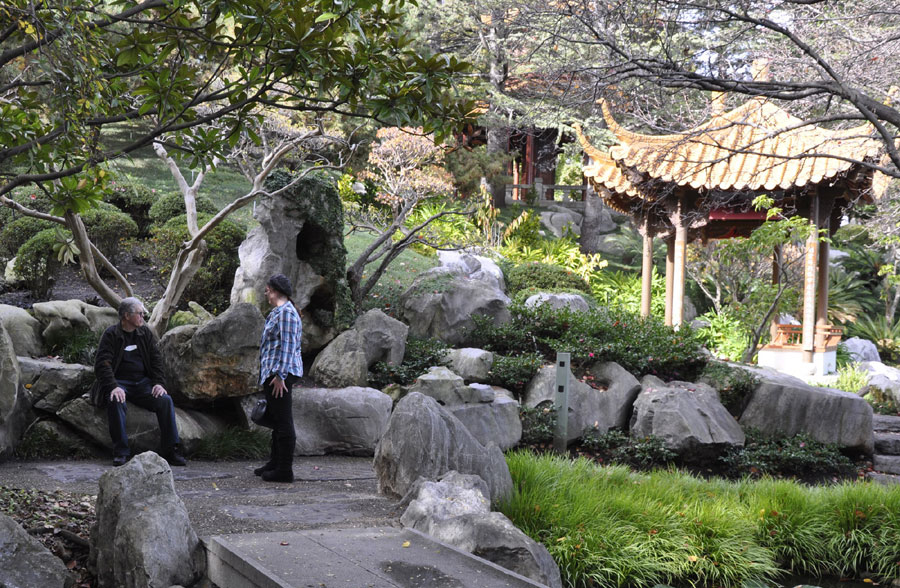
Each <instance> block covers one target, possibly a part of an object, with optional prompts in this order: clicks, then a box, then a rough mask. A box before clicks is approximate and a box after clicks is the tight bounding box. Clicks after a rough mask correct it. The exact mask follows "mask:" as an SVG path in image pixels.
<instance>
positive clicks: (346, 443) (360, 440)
mask: <svg viewBox="0 0 900 588" xmlns="http://www.w3.org/2000/svg"><path fill="white" fill-rule="evenodd" d="M292 394H293V397H294V398H293V412H294V429H295V430H296V433H297V443H296V445H295V446H294V453H295V454H296V455H325V454H326V453H339V454H343V455H367V456H371V455H374V454H375V445H376V444H377V443H378V440H379V439H381V436H382V435H383V434H384V431H385V429H387V424H388V419H389V418H390V416H391V406H392V405H393V402H392V401H391V398H390V396H388V395H387V394H384V393H382V392H380V391H378V390H375V389H374V388H361V387H350V388H340V389H334V388H298V387H295V388H294V389H293V392H292Z"/></svg>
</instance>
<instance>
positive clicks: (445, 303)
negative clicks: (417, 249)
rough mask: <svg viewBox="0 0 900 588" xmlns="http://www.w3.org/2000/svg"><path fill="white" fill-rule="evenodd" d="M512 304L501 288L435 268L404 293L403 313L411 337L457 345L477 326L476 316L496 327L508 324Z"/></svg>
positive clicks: (402, 297)
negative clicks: (483, 317) (482, 317)
mask: <svg viewBox="0 0 900 588" xmlns="http://www.w3.org/2000/svg"><path fill="white" fill-rule="evenodd" d="M509 302H510V300H509V298H508V297H507V296H506V295H505V294H504V293H503V292H502V291H501V290H500V289H498V288H497V287H495V286H493V285H491V284H489V283H487V282H484V281H481V280H471V279H468V278H466V277H464V276H460V275H458V274H455V273H453V272H451V271H449V270H447V269H445V268H435V269H432V270H429V271H427V272H425V273H424V274H422V275H421V276H419V277H418V278H417V279H416V281H415V282H413V284H412V285H411V286H410V287H409V288H408V289H407V290H406V292H404V293H403V295H402V296H401V298H400V313H401V315H402V316H401V318H402V319H403V320H404V321H405V322H406V323H407V324H408V325H409V332H410V334H411V335H413V336H415V337H420V338H435V339H440V340H441V341H444V342H445V343H448V344H450V345H456V344H457V343H459V342H461V341H462V340H463V339H464V338H465V330H466V329H471V328H473V327H474V326H475V322H474V321H473V320H472V317H474V316H479V315H480V316H486V317H489V318H490V319H491V321H492V322H493V323H494V324H495V325H499V324H502V323H505V322H508V321H509V318H510V315H509V310H508V308H507V307H508V306H509Z"/></svg>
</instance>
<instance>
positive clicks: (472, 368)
mask: <svg viewBox="0 0 900 588" xmlns="http://www.w3.org/2000/svg"><path fill="white" fill-rule="evenodd" d="M444 361H445V362H446V363H447V366H448V367H449V368H450V370H451V371H453V373H455V374H456V375H458V376H460V377H461V378H462V379H463V380H465V381H467V382H481V383H484V382H487V381H488V380H490V378H491V367H492V366H493V365H494V354H493V353H491V352H490V351H485V350H484V349H475V348H474V347H464V348H462V349H451V350H450V351H448V352H447V353H446V355H445V356H444Z"/></svg>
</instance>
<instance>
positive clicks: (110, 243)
mask: <svg viewBox="0 0 900 588" xmlns="http://www.w3.org/2000/svg"><path fill="white" fill-rule="evenodd" d="M109 206H112V205H109ZM81 220H82V221H84V228H85V229H86V230H87V234H88V236H89V237H90V238H91V241H93V242H94V245H96V246H97V249H99V250H100V251H102V252H103V253H104V254H105V255H106V257H107V259H109V260H112V259H113V258H115V256H116V255H118V253H119V245H120V243H121V242H122V241H124V240H126V239H133V238H134V237H137V234H138V226H137V223H135V222H134V221H133V220H131V217H130V216H128V215H127V214H125V213H124V212H122V211H121V210H117V209H116V210H112V209H108V208H105V207H103V208H93V209H91V210H88V211H86V212H84V213H82V215H81Z"/></svg>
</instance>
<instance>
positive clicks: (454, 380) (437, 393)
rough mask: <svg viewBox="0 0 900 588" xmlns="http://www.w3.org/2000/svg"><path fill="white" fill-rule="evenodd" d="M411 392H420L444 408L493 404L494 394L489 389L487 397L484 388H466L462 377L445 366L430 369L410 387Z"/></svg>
mask: <svg viewBox="0 0 900 588" xmlns="http://www.w3.org/2000/svg"><path fill="white" fill-rule="evenodd" d="M409 392H419V393H420V394H424V395H425V396H430V397H431V398H434V399H435V400H437V401H438V402H439V403H440V404H442V405H444V406H455V405H458V404H466V403H469V402H475V403H477V402H491V401H492V400H493V397H494V394H493V392H492V391H490V388H488V395H487V396H486V395H485V390H484V387H470V386H466V383H465V381H463V379H462V376H458V375H456V374H454V373H453V372H452V371H450V370H449V369H448V368H446V367H444V366H434V367H430V368H428V372H426V373H424V374H422V375H421V376H419V377H418V378H416V381H415V382H414V383H413V384H412V386H410V387H409Z"/></svg>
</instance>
